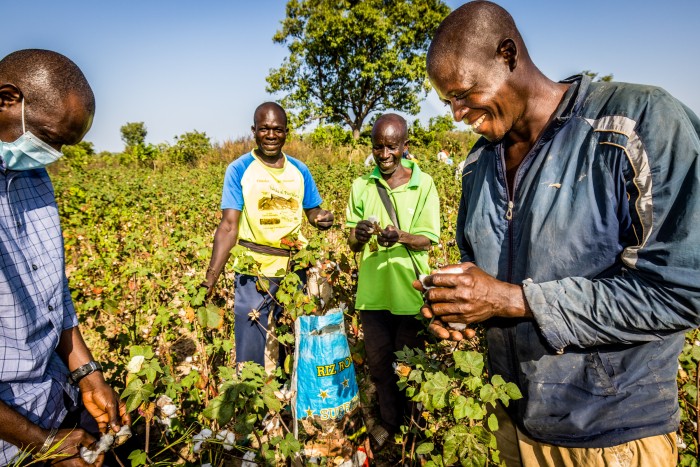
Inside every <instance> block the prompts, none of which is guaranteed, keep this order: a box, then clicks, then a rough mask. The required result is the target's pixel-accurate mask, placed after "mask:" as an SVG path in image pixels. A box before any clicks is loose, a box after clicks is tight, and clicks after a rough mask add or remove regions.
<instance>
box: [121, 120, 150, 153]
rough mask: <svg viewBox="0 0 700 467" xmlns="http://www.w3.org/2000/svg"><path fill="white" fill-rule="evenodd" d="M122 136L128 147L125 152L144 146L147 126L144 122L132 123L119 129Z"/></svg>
mask: <svg viewBox="0 0 700 467" xmlns="http://www.w3.org/2000/svg"><path fill="white" fill-rule="evenodd" d="M119 131H120V132H121V134H122V141H124V144H125V145H126V149H125V151H127V152H128V151H129V149H131V148H133V147H135V146H138V145H140V144H141V145H142V144H144V142H145V141H146V135H147V134H148V131H147V130H146V125H144V123H143V122H130V123H126V124H125V125H122V127H121V128H120V129H119Z"/></svg>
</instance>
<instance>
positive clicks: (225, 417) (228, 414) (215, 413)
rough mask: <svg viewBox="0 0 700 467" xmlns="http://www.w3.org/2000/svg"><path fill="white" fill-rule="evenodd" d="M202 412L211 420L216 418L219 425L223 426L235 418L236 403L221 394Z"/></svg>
mask: <svg viewBox="0 0 700 467" xmlns="http://www.w3.org/2000/svg"><path fill="white" fill-rule="evenodd" d="M202 414H203V415H204V416H205V417H207V418H208V419H210V420H216V421H217V422H218V423H219V425H221V426H223V425H226V424H227V423H228V422H229V421H231V419H232V418H233V414H234V404H233V403H232V402H230V401H228V400H227V399H226V398H225V397H224V396H221V395H220V396H217V397H215V398H214V399H212V400H211V402H209V405H208V406H207V408H206V409H204V411H203V412H202Z"/></svg>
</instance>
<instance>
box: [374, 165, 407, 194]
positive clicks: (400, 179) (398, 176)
mask: <svg viewBox="0 0 700 467" xmlns="http://www.w3.org/2000/svg"><path fill="white" fill-rule="evenodd" d="M379 173H380V174H381V175H382V178H383V179H384V181H385V182H386V184H387V185H389V188H391V189H394V188H396V187H398V186H401V185H403V184H405V183H408V181H409V180H410V179H411V174H412V173H413V171H412V170H411V169H409V168H408V167H404V166H403V164H401V163H400V162H399V166H398V167H397V168H396V170H394V172H393V173H390V174H384V173H381V171H380V172H379Z"/></svg>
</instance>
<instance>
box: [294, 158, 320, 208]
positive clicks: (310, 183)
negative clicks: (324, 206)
mask: <svg viewBox="0 0 700 467" xmlns="http://www.w3.org/2000/svg"><path fill="white" fill-rule="evenodd" d="M297 167H299V170H300V171H301V175H302V176H303V177H304V200H303V201H302V203H301V204H302V207H303V208H304V209H312V208H315V207H317V206H320V205H321V203H322V202H323V199H322V198H321V194H320V193H319V192H318V188H317V187H316V182H315V181H314V178H313V177H312V176H311V172H309V168H308V167H306V165H304V164H302V163H299V165H297Z"/></svg>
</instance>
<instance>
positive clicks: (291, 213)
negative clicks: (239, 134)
mask: <svg viewBox="0 0 700 467" xmlns="http://www.w3.org/2000/svg"><path fill="white" fill-rule="evenodd" d="M321 202H322V199H321V195H320V194H319V192H318V189H317V188H316V183H315V182H314V179H313V177H312V176H311V173H310V172H309V169H308V167H306V165H305V164H304V163H303V162H301V161H299V160H297V159H295V158H293V157H290V156H288V155H286V154H284V165H283V166H282V167H281V168H273V167H269V166H267V165H265V164H264V163H263V162H262V161H260V159H258V158H257V157H256V156H255V154H254V152H252V151H251V152H249V153H248V154H244V155H242V156H241V157H239V158H238V159H236V160H235V161H233V162H231V164H229V166H228V168H227V169H226V175H225V177H224V189H223V194H222V197H221V209H235V210H237V211H241V218H240V221H239V226H238V238H239V240H247V241H249V242H254V243H258V244H260V245H267V246H273V247H277V248H280V247H281V244H280V241H281V240H282V239H283V238H285V237H287V238H290V239H292V238H295V239H298V240H300V241H301V242H302V243H303V244H305V243H306V239H305V238H304V237H303V236H302V234H301V221H302V216H303V211H304V209H312V208H315V207H317V206H319V205H320V204H321ZM236 248H238V249H240V248H243V247H241V246H236ZM283 248H284V247H283ZM247 253H248V254H250V255H251V256H252V257H253V258H254V259H255V260H256V261H257V262H258V263H260V264H261V273H262V274H263V275H265V276H267V277H278V276H280V270H286V268H287V259H288V258H285V257H281V256H273V255H266V254H262V253H256V252H252V251H249V250H248V251H247ZM234 267H235V265H234Z"/></svg>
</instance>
